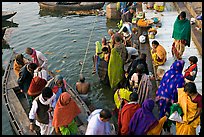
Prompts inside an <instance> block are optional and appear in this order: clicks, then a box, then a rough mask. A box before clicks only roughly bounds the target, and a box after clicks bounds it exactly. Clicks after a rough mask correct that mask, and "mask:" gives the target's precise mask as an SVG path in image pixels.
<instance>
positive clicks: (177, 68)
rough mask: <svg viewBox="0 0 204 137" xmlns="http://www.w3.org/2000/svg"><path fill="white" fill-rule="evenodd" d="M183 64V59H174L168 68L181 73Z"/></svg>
mask: <svg viewBox="0 0 204 137" xmlns="http://www.w3.org/2000/svg"><path fill="white" fill-rule="evenodd" d="M184 64H185V62H184V60H176V61H174V63H173V64H172V65H171V67H170V69H173V70H175V71H176V72H177V73H182V71H183V67H184Z"/></svg>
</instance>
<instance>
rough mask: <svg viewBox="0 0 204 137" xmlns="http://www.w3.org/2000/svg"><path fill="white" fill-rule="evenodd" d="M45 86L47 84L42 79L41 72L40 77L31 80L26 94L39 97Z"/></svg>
mask: <svg viewBox="0 0 204 137" xmlns="http://www.w3.org/2000/svg"><path fill="white" fill-rule="evenodd" d="M46 84H47V81H46V80H45V79H43V78H42V72H41V77H39V76H36V77H34V78H33V79H32V81H31V83H30V86H29V89H28V93H27V94H28V95H29V96H37V95H39V94H40V93H41V91H42V89H43V88H44V87H45V85H46Z"/></svg>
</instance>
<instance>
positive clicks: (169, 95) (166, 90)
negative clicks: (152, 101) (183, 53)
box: [156, 60, 185, 103]
mask: <svg viewBox="0 0 204 137" xmlns="http://www.w3.org/2000/svg"><path fill="white" fill-rule="evenodd" d="M184 63H185V62H184V61H183V60H177V61H175V62H174V63H173V64H172V65H171V67H170V69H169V70H168V71H167V72H166V73H165V74H164V76H163V78H162V80H161V82H160V85H159V87H158V90H157V92H156V101H158V100H159V99H164V100H166V101H171V102H172V103H174V102H177V98H178V92H177V88H181V87H183V86H184V77H183V74H182V70H183V67H184Z"/></svg>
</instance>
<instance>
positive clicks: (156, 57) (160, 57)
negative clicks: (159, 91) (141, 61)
mask: <svg viewBox="0 0 204 137" xmlns="http://www.w3.org/2000/svg"><path fill="white" fill-rule="evenodd" d="M151 54H152V59H153V61H154V64H155V65H157V66H159V65H163V64H164V63H165V62H166V50H165V49H164V47H162V46H161V45H158V46H157V48H156V52H155V53H152V51H151Z"/></svg>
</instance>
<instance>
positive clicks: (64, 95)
mask: <svg viewBox="0 0 204 137" xmlns="http://www.w3.org/2000/svg"><path fill="white" fill-rule="evenodd" d="M59 101H60V104H62V105H63V106H66V105H68V104H69V102H70V101H71V95H70V94H69V93H68V92H63V93H62V94H61V95H60V97H59Z"/></svg>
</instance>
